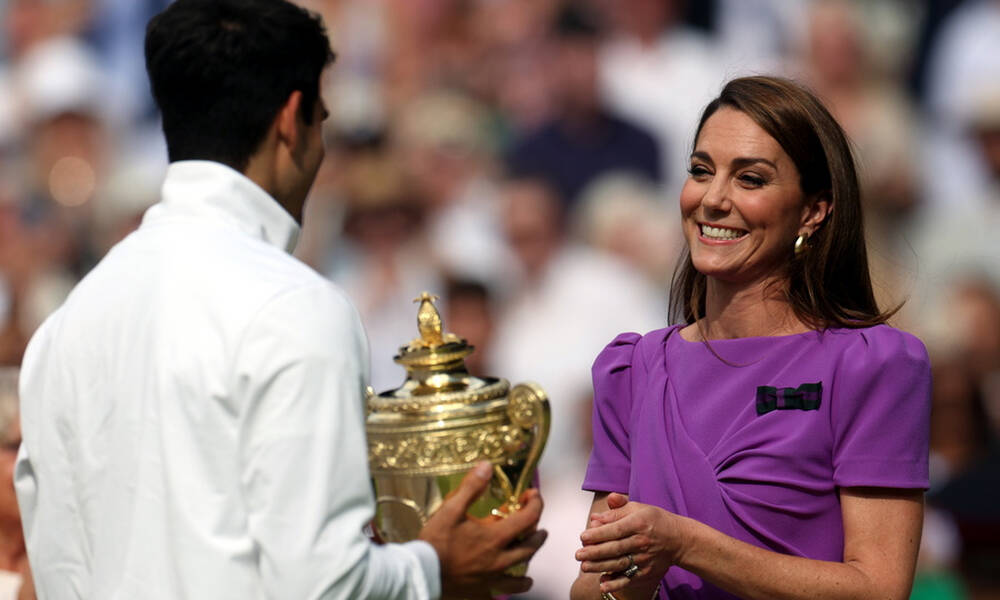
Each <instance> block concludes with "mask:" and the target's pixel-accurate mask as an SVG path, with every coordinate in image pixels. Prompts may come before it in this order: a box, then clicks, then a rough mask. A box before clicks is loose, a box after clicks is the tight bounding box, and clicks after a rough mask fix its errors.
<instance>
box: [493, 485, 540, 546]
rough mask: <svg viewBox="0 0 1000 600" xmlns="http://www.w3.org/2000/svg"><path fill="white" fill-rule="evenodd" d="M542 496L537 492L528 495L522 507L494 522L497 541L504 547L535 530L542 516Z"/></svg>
mask: <svg viewBox="0 0 1000 600" xmlns="http://www.w3.org/2000/svg"><path fill="white" fill-rule="evenodd" d="M542 504H543V503H542V497H541V495H540V494H538V493H537V492H536V493H534V494H531V495H530V496H528V501H527V503H525V504H524V505H522V506H521V508H520V509H518V510H515V511H512V512H511V513H510V514H509V515H507V518H505V519H502V520H500V521H497V522H496V523H495V524H494V528H495V529H494V532H495V533H496V538H495V539H496V541H497V543H498V544H499V545H500V546H501V547H503V546H506V545H508V544H510V543H511V542H512V541H514V540H515V539H517V538H520V537H523V536H525V535H528V534H530V533H531V532H533V531H535V529H536V528H537V527H538V519H539V518H540V517H541V516H542Z"/></svg>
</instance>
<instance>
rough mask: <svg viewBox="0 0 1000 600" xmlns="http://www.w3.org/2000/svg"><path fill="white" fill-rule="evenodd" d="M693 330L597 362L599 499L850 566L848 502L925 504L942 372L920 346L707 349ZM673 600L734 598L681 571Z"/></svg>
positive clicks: (759, 343)
mask: <svg viewBox="0 0 1000 600" xmlns="http://www.w3.org/2000/svg"><path fill="white" fill-rule="evenodd" d="M679 330H680V327H679V326H673V327H669V328H667V329H660V330H656V331H653V332H651V333H648V334H646V335H645V336H640V335H638V334H635V333H624V334H622V335H619V336H618V337H617V338H615V340H614V341H612V342H611V344H609V345H608V346H607V347H606V348H605V349H604V350H603V351H602V352H601V354H600V355H599V356H598V357H597V360H596V361H595V363H594V369H593V375H594V449H593V453H592V454H591V457H590V464H589V466H588V468H587V476H586V479H585V480H584V483H583V488H584V489H585V490H590V491H600V492H620V493H623V494H628V495H629V497H630V499H631V500H636V501H639V502H644V503H647V504H653V505H656V506H660V507H662V508H665V509H667V510H669V511H671V512H674V513H677V514H680V515H685V516H688V517H691V518H694V519H697V520H698V521H701V522H702V523H705V524H707V525H710V526H711V527H713V528H715V529H717V530H719V531H721V532H723V533H725V534H727V535H730V536H732V537H735V538H737V539H740V540H743V541H745V542H748V543H750V544H754V545H756V546H759V547H761V548H766V549H770V550H773V551H775V552H781V553H784V554H792V555H796V556H804V557H807V558H813V559H819V560H830V561H840V560H843V550H844V528H843V522H842V519H841V511H840V501H839V496H838V488H840V487H849V486H878V487H889V488H910V489H926V488H927V484H928V473H927V451H928V450H927V445H928V436H929V417H930V366H929V364H928V359H927V351H926V350H925V349H924V346H923V344H922V343H921V342H920V341H919V340H918V339H917V338H915V337H913V336H912V335H910V334H908V333H904V332H902V331H899V330H896V329H893V328H891V327H888V326H885V325H879V326H876V327H871V328H866V329H828V330H826V331H824V332H819V331H810V332H807V333H801V334H796V335H789V336H781V337H759V338H742V339H734V340H716V341H712V342H711V348H709V347H708V346H706V345H705V344H704V343H703V342H688V341H686V340H684V339H683V338H682V337H681V335H680V333H679ZM713 351H714V353H713ZM716 355H718V356H716ZM720 357H721V358H720ZM722 359H724V360H722ZM660 596H661V598H670V599H672V600H678V599H686V598H697V599H699V600H703V599H708V598H710V599H723V598H725V599H732V598H734V596H732V595H731V594H729V593H727V592H724V591H722V590H720V589H719V588H717V587H715V586H713V585H712V584H710V583H708V582H705V581H703V580H702V579H701V578H699V577H697V576H695V575H693V574H691V573H689V572H687V571H685V570H683V569H681V568H679V567H672V568H671V569H670V570H669V571H667V574H666V577H664V579H663V590H662V591H661V593H660Z"/></svg>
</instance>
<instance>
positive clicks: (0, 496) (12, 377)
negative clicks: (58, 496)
mask: <svg viewBox="0 0 1000 600" xmlns="http://www.w3.org/2000/svg"><path fill="white" fill-rule="evenodd" d="M17 377H18V369H17V367H2V366H0V600H34V598H35V590H34V585H33V584H32V580H31V569H30V568H29V566H28V554H27V551H26V550H25V546H24V532H23V530H22V529H21V512H20V510H18V507H17V497H16V496H15V495H14V460H15V459H16V458H17V449H18V447H19V446H20V445H21V426H20V422H19V419H18V414H19V410H18V395H17Z"/></svg>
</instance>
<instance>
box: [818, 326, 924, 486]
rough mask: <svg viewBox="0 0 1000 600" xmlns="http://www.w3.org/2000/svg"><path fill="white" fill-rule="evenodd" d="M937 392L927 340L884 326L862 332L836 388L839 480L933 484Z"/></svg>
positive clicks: (835, 460) (845, 360)
mask: <svg viewBox="0 0 1000 600" xmlns="http://www.w3.org/2000/svg"><path fill="white" fill-rule="evenodd" d="M930 393H931V375H930V362H929V360H928V357H927V350H926V349H925V348H924V345H923V343H921V342H920V340H918V339H917V338H916V337H914V336H912V335H910V334H908V333H904V332H902V331H899V330H896V329H893V328H891V327H888V326H884V325H881V326H878V327H873V328H871V329H867V330H863V331H861V332H860V335H858V338H857V340H856V341H854V342H853V343H852V344H851V345H850V346H849V347H848V348H847V349H846V351H845V352H844V353H842V355H841V357H840V364H839V365H838V368H837V374H836V379H835V387H834V389H833V390H832V402H833V405H832V413H831V422H832V426H833V480H834V483H835V484H836V485H838V486H840V487H849V486H875V487H891V488H909V489H926V488H927V486H928V467H927V458H928V443H929V437H930Z"/></svg>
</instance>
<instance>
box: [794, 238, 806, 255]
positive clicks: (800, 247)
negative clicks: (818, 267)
mask: <svg viewBox="0 0 1000 600" xmlns="http://www.w3.org/2000/svg"><path fill="white" fill-rule="evenodd" d="M807 239H809V236H808V235H806V234H804V233H800V234H799V237H797V238H795V256H799V255H801V254H802V253H803V252H805V251H806V240H807Z"/></svg>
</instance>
